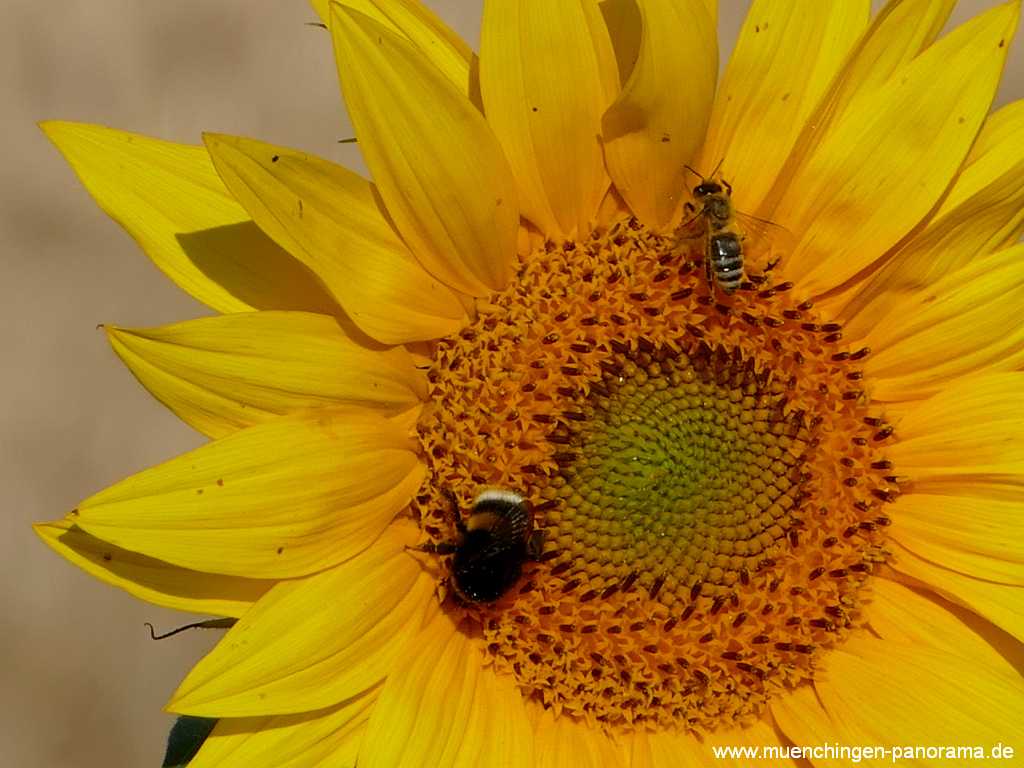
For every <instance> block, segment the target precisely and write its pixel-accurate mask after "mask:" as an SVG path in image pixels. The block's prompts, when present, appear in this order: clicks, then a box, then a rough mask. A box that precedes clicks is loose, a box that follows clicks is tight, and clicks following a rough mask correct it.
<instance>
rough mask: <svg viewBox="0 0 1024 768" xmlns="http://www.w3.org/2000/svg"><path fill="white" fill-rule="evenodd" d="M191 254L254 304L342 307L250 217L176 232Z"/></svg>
mask: <svg viewBox="0 0 1024 768" xmlns="http://www.w3.org/2000/svg"><path fill="white" fill-rule="evenodd" d="M176 237H177V240H178V243H179V244H180V245H181V247H182V250H184V251H185V254H186V255H187V256H188V258H189V260H190V261H191V262H192V263H193V264H195V265H196V267H197V268H198V269H199V270H200V271H201V272H202V273H203V274H204V275H206V276H207V277H208V278H209V279H210V280H212V281H213V282H215V283H217V284H218V285H220V286H222V287H223V288H224V289H225V290H226V291H227V292H228V293H230V294H231V295H232V296H234V297H235V298H237V299H238V300H239V301H243V302H245V303H246V304H249V305H250V306H252V307H255V308H256V309H293V310H306V311H308V312H320V313H322V314H327V315H336V314H338V312H339V307H338V305H337V304H336V303H335V301H334V299H332V298H331V296H330V294H328V292H327V290H326V289H325V288H324V287H323V285H321V283H320V281H319V279H318V278H317V277H316V275H314V274H313V273H312V272H311V271H310V270H309V269H308V268H307V267H306V266H305V265H304V264H302V263H301V262H300V261H298V260H297V259H295V258H294V257H293V256H292V255H291V254H289V253H288V252H287V251H285V250H284V249H283V248H281V247H280V246H279V245H278V244H277V243H275V242H274V241H273V240H271V239H270V238H269V237H267V236H266V235H265V234H264V233H263V232H262V231H261V230H260V228H259V227H257V226H256V224H255V223H254V222H252V221H243V222H239V223H237V224H228V225H225V226H223V227H214V228H212V229H203V230H200V231H198V232H187V233H181V234H179V235H176Z"/></svg>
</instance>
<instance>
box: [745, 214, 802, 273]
mask: <svg viewBox="0 0 1024 768" xmlns="http://www.w3.org/2000/svg"><path fill="white" fill-rule="evenodd" d="M734 213H735V215H736V223H737V224H738V225H739V230H740V233H741V234H742V235H743V250H744V252H745V253H746V258H747V263H748V264H750V265H752V266H754V268H755V271H758V270H763V269H764V268H765V267H766V266H767V265H768V264H770V263H771V262H773V261H777V260H779V259H782V258H785V257H786V256H788V255H789V254H790V253H792V252H793V248H794V247H795V246H796V236H795V235H794V234H793V233H792V232H790V231H789V230H788V229H786V228H785V227H784V226H782V225H781V224H776V223H775V222H774V221H768V220H767V219H760V218H758V217H757V216H751V215H750V214H748V213H741V212H740V211H734Z"/></svg>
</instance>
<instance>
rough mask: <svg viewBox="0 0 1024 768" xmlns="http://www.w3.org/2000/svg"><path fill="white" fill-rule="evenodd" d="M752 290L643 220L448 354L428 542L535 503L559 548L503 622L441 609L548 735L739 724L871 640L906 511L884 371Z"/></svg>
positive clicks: (536, 254)
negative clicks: (871, 599)
mask: <svg viewBox="0 0 1024 768" xmlns="http://www.w3.org/2000/svg"><path fill="white" fill-rule="evenodd" d="M749 271H750V272H751V274H750V275H749V278H748V280H747V281H746V282H745V283H744V284H743V285H742V286H741V287H740V289H739V290H738V291H736V292H735V293H733V294H731V295H726V294H724V293H723V292H721V291H720V290H716V289H714V288H713V287H711V286H709V285H708V283H707V280H706V277H705V272H704V267H703V264H702V263H701V262H700V256H699V254H695V253H694V252H693V251H692V250H691V251H680V250H679V249H677V248H675V247H674V244H673V242H672V239H671V238H666V237H662V236H659V235H657V234H655V233H652V232H649V231H648V230H646V229H645V228H644V227H643V226H642V225H640V224H639V223H638V222H637V221H635V220H626V221H622V222H619V223H618V224H615V225H613V226H611V227H609V228H607V229H604V230H600V231H595V232H594V233H593V234H592V235H591V236H590V237H588V238H587V239H586V240H583V241H579V242H567V243H564V244H561V245H557V244H554V243H550V242H549V243H546V244H542V245H540V246H539V247H536V248H534V249H532V250H530V251H529V252H526V253H523V254H521V261H520V265H519V269H518V273H517V275H516V278H515V279H514V281H513V282H512V284H511V285H510V286H509V287H508V288H507V289H506V290H505V291H503V292H501V293H498V294H495V295H493V296H492V297H490V298H489V299H488V300H486V301H484V302H481V303H480V304H479V306H478V308H477V309H478V316H477V319H476V321H475V322H474V323H473V324H472V325H470V326H469V327H467V328H465V329H464V330H463V331H462V332H461V333H459V334H458V335H455V336H452V337H450V338H446V339H443V340H441V341H440V342H438V343H437V345H436V349H435V350H434V356H433V364H432V367H431V370H430V372H429V376H428V378H429V381H430V388H431V397H430V402H429V404H428V406H427V407H426V408H425V410H424V412H423V415H422V417H421V418H420V421H419V425H418V429H419V437H420V441H421V444H422V448H423V453H424V457H425V460H426V462H427V464H428V468H429V472H428V479H427V481H426V483H425V485H424V487H423V490H422V492H421V494H420V495H419V496H418V497H417V499H416V503H415V512H416V513H417V514H418V516H419V519H420V522H421V526H422V528H423V531H424V533H425V537H426V538H427V539H429V540H431V541H433V542H435V543H437V542H442V541H446V540H450V539H451V538H452V536H453V531H452V521H451V519H450V516H449V514H448V507H449V505H448V503H447V501H446V495H445V494H447V493H453V494H454V495H455V496H456V498H457V499H458V500H459V504H460V505H461V506H462V508H463V509H466V508H468V505H469V504H470V503H471V502H472V500H473V498H474V497H475V496H476V495H477V494H478V493H479V492H480V491H481V490H483V489H485V488H507V489H511V490H515V491H517V492H519V493H521V494H522V495H523V496H524V497H525V498H527V499H528V500H529V501H530V502H531V504H532V507H533V511H534V525H535V527H536V528H537V529H538V530H540V531H542V532H543V537H544V547H543V552H542V554H541V555H540V556H539V558H538V559H537V561H535V562H528V563H526V564H525V565H524V569H523V575H522V578H521V579H520V580H519V582H518V583H517V584H516V585H515V586H513V587H512V588H511V589H510V590H509V591H508V592H507V593H506V594H505V595H504V596H503V597H502V598H501V599H500V600H498V601H497V602H495V603H493V604H489V605H466V604H461V603H460V602H459V601H457V600H452V599H451V598H447V599H446V600H445V603H444V604H445V606H446V609H448V610H450V611H452V612H453V613H455V614H457V615H458V616H459V618H460V619H463V620H464V626H466V627H468V628H470V631H473V632H475V633H479V636H480V637H481V638H482V641H483V643H484V645H485V647H486V650H487V655H488V659H489V661H490V663H491V664H492V665H493V667H494V668H495V669H496V670H498V671H499V672H501V673H503V674H509V675H511V676H513V677H514V678H515V680H516V681H517V683H518V685H519V687H520V689H521V690H522V692H523V694H524V695H525V696H527V697H529V698H531V699H533V700H535V701H537V702H538V703H540V704H541V705H543V706H545V707H549V708H551V709H552V710H553V711H554V712H555V714H556V715H559V716H569V717H574V718H578V719H579V720H581V721H584V722H586V723H588V724H590V725H592V726H598V727H603V728H605V729H606V730H608V731H612V732H614V731H628V730H633V729H651V730H659V729H675V730H679V729H688V730H691V731H694V732H707V731H710V730H714V729H716V728H719V727H727V726H732V725H736V724H742V723H745V722H747V721H749V720H752V719H754V718H756V717H757V716H759V715H760V713H761V712H762V710H763V708H764V706H765V703H766V701H768V700H769V699H770V698H771V697H772V696H773V695H775V694H777V693H779V692H781V691H783V690H784V689H786V688H790V687H792V686H795V685H798V684H799V683H801V682H802V681H805V680H807V679H810V678H811V676H812V672H813V668H814V666H815V664H816V663H817V662H818V660H819V659H820V658H821V655H822V654H824V653H828V652H829V650H830V649H832V648H834V647H835V646H837V645H838V644H840V643H842V641H843V639H844V637H845V636H846V635H847V634H848V633H849V631H850V630H851V629H852V628H855V627H858V626H861V625H863V622H864V619H863V616H862V604H863V602H864V600H865V598H866V596H867V584H868V582H869V580H870V576H871V573H872V571H873V570H874V569H875V568H877V567H878V565H879V564H881V563H883V562H884V561H885V560H886V556H887V555H886V549H885V537H886V528H887V526H888V525H889V523H890V520H889V517H888V515H887V511H886V507H887V506H888V504H889V503H890V502H892V501H893V500H894V499H895V498H896V496H897V495H898V493H899V487H898V479H897V477H896V475H895V472H894V470H893V469H892V465H891V463H890V462H889V461H888V460H887V459H886V458H885V452H886V446H887V445H888V444H889V443H890V442H891V440H892V439H893V427H892V426H891V425H889V424H887V423H886V422H885V420H884V416H883V415H882V414H881V413H880V412H879V411H878V409H877V408H873V407H872V406H871V403H870V399H869V397H868V393H867V390H866V384H865V382H864V381H863V379H862V374H861V371H860V369H859V367H858V364H859V363H860V361H862V360H863V359H864V358H865V357H867V355H869V354H870V350H868V349H851V348H848V347H847V345H845V344H844V343H843V336H842V328H841V327H840V326H839V325H838V324H836V323H833V322H830V321H829V320H828V319H827V318H822V317H819V316H818V315H817V314H816V313H815V311H814V307H813V306H812V305H811V303H810V302H808V301H802V300H801V299H800V297H799V296H798V295H797V289H796V288H795V287H794V286H793V284H792V283H790V282H785V281H777V280H776V279H774V277H773V275H772V273H771V272H766V273H760V274H759V273H757V272H756V270H754V269H753V268H750V269H749ZM444 573H445V566H444V564H443V562H442V563H441V565H440V568H439V576H440V577H441V578H442V579H443V577H444ZM442 593H443V591H442Z"/></svg>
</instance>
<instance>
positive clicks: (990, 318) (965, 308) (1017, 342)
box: [864, 246, 1024, 402]
mask: <svg viewBox="0 0 1024 768" xmlns="http://www.w3.org/2000/svg"><path fill="white" fill-rule="evenodd" d="M1022 303H1024V246H1018V247H1016V248H1010V249H1008V250H1005V251H1000V252H999V253H995V254H992V255H990V256H987V257H984V258H978V259H974V260H973V261H971V262H970V263H969V264H968V265H967V266H965V267H964V268H962V269H959V270H957V271H955V272H953V273H952V274H950V275H949V276H948V277H946V278H944V279H942V280H939V281H937V282H935V283H933V284H932V285H930V286H927V287H926V288H925V289H924V290H922V291H919V292H918V293H916V294H913V295H911V296H908V297H907V298H905V299H904V300H903V301H902V303H901V304H900V308H899V311H898V312H895V313H894V314H893V315H891V316H890V317H888V318H887V320H886V322H884V323H878V322H876V323H875V324H874V325H873V327H872V328H871V330H870V332H869V333H868V334H867V336H866V337H865V338H864V343H865V344H866V345H867V346H869V347H871V349H872V350H874V352H873V353H872V354H871V356H870V357H868V359H867V360H866V361H865V363H864V372H865V373H866V374H867V376H868V377H869V379H870V381H871V399H872V400H878V401H882V402H900V401H906V400H920V399H923V398H926V397H929V396H931V395H933V394H935V393H936V392H938V391H939V390H940V389H942V388H943V387H945V386H947V385H948V384H949V382H951V381H953V380H954V379H957V378H959V377H962V376H966V375H968V374H972V373H978V372H982V371H984V372H994V371H998V370H1004V371H1006V370H1014V369H1016V368H1019V367H1020V366H1021V363H1022V362H1024V326H1022V325H1021V323H1020V307H1021V305H1022Z"/></svg>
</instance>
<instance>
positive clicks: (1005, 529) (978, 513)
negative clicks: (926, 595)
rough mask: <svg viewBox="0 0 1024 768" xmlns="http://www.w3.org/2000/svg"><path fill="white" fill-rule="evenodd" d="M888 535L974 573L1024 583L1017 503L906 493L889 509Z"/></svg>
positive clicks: (925, 555)
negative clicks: (890, 528) (891, 525)
mask: <svg viewBox="0 0 1024 768" xmlns="http://www.w3.org/2000/svg"><path fill="white" fill-rule="evenodd" d="M893 517H894V518H896V519H898V520H899V525H898V526H895V527H894V528H893V532H892V536H893V539H895V540H896V541H898V542H899V543H900V544H902V545H903V546H905V547H906V548H907V549H909V550H910V551H911V552H913V553H915V554H916V555H918V556H920V557H922V558H924V559H925V560H930V561H932V562H935V563H941V564H942V565H943V566H944V567H946V568H949V569H950V570H954V571H959V572H960V573H965V574H967V575H969V576H973V577H974V578H976V579H984V580H986V581H996V582H1001V583H1003V584H1017V585H1018V586H1024V539H1022V538H1021V536H1020V527H1021V524H1020V518H1021V511H1020V504H1015V503H1013V502H1009V501H1001V500H998V499H986V498H984V497H975V496H970V495H967V494H966V493H965V494H964V495H960V496H935V495H930V494H919V493H908V494H904V495H903V496H901V497H900V498H899V500H898V501H897V503H896V507H895V510H894V513H893Z"/></svg>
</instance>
